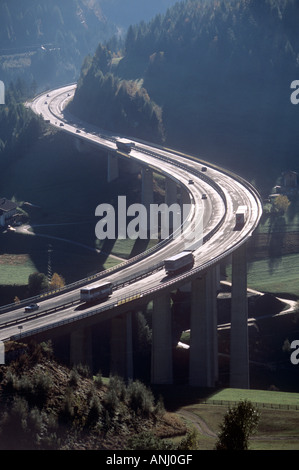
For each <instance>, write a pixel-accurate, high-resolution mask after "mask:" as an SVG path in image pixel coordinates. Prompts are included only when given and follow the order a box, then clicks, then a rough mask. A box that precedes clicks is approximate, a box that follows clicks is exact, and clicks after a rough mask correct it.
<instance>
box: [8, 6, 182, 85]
mask: <svg viewBox="0 0 299 470" xmlns="http://www.w3.org/2000/svg"><path fill="white" fill-rule="evenodd" d="M174 1H175V0H162V1H161V0H151V2H147V0H138V1H137V0H126V2H123V1H122V0H109V1H107V0H63V1H62V2H59V1H53V0H26V1H23V0H9V1H8V0H7V1H5V0H4V1H1V2H0V79H1V80H3V81H4V82H6V83H9V82H10V81H11V80H13V81H15V80H16V79H18V78H22V79H24V80H26V81H27V82H29V83H30V82H32V81H35V82H36V86H37V87H38V88H41V87H43V88H45V87H51V86H55V85H56V84H61V83H62V84H64V83H66V82H69V81H73V80H76V79H77V77H78V74H79V72H80V67H81V65H82V61H83V59H84V57H85V56H86V55H87V54H90V53H91V54H93V53H94V51H95V49H96V47H97V45H98V43H99V42H100V41H101V42H105V41H107V40H109V39H110V38H111V37H113V36H115V37H116V38H118V39H121V38H122V37H123V35H124V33H125V32H126V29H127V27H128V25H129V24H130V23H131V22H133V23H134V22H137V21H140V20H141V19H145V20H149V19H150V18H151V17H152V16H154V15H155V14H156V13H157V12H161V11H164V10H166V8H167V6H169V5H171V4H173V3H174ZM149 5H150V6H149Z"/></svg>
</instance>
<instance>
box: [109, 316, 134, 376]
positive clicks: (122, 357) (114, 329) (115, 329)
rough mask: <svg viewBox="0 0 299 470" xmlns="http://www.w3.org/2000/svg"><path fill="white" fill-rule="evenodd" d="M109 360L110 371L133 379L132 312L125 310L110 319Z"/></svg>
mask: <svg viewBox="0 0 299 470" xmlns="http://www.w3.org/2000/svg"><path fill="white" fill-rule="evenodd" d="M110 335H111V340H110V349H111V360H110V372H111V373H112V374H115V375H119V376H120V377H123V378H124V379H125V380H129V379H133V348H132V313H131V312H127V313H126V314H124V315H120V316H118V317H115V318H113V319H112V320H111V333H110Z"/></svg>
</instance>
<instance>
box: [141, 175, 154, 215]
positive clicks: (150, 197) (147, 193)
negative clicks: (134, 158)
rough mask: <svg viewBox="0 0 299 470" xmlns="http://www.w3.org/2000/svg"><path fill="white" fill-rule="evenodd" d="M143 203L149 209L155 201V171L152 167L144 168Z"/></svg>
mask: <svg viewBox="0 0 299 470" xmlns="http://www.w3.org/2000/svg"><path fill="white" fill-rule="evenodd" d="M141 191H142V194H141V200H142V204H143V205H144V206H145V207H146V208H147V209H148V213H149V207H150V204H152V203H153V201H154V189H153V171H152V170H151V169H150V168H145V167H143V168H142V189H141Z"/></svg>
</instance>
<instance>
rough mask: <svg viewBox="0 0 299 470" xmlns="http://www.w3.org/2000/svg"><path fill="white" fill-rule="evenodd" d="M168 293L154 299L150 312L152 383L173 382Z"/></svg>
mask: <svg viewBox="0 0 299 470" xmlns="http://www.w3.org/2000/svg"><path fill="white" fill-rule="evenodd" d="M172 367H173V364H172V321H171V308H170V295H169V294H163V295H161V296H158V297H156V298H155V299H154V302H153V314H152V364H151V382H152V384H172V383H173V369H172Z"/></svg>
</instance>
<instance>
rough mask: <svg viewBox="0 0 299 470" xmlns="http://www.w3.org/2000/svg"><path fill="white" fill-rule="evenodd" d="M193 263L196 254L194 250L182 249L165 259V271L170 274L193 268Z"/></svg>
mask: <svg viewBox="0 0 299 470" xmlns="http://www.w3.org/2000/svg"><path fill="white" fill-rule="evenodd" d="M193 265H194V255H193V253H192V251H182V252H181V253H178V254H176V255H174V256H171V257H170V258H167V259H165V260H164V268H165V272H166V274H168V275H169V276H172V275H174V274H178V273H180V272H183V271H185V270H187V269H191V268H192V267H193Z"/></svg>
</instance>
